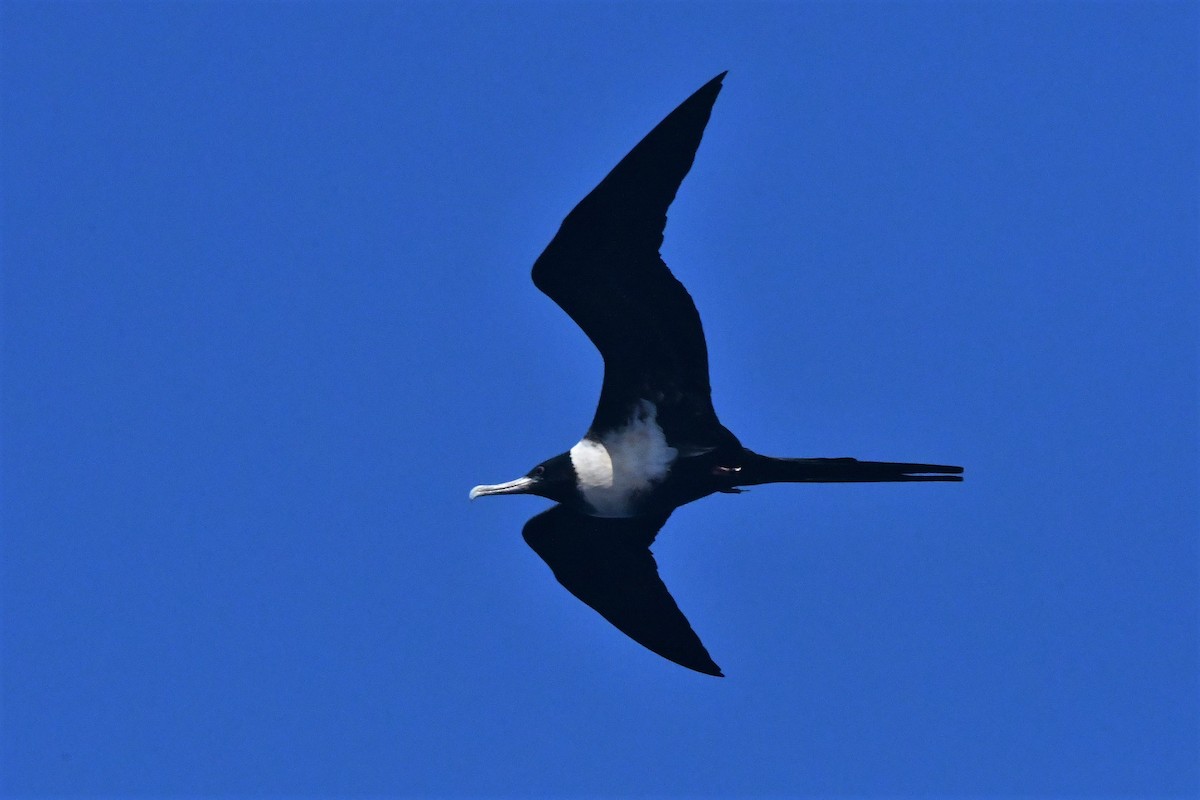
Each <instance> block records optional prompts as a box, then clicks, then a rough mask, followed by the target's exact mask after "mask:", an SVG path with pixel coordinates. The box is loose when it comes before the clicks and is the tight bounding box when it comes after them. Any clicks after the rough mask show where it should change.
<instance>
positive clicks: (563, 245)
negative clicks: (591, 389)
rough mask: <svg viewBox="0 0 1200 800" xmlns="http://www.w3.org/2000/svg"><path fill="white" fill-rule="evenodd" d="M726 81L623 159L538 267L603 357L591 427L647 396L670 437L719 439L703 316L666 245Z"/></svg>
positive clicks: (705, 90) (614, 420)
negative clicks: (670, 220) (672, 213)
mask: <svg viewBox="0 0 1200 800" xmlns="http://www.w3.org/2000/svg"><path fill="white" fill-rule="evenodd" d="M724 77H725V73H723V72H722V73H721V74H720V75H718V76H717V77H715V78H713V79H712V80H711V81H709V82H708V83H707V84H705V85H704V86H703V87H701V88H700V89H699V90H698V91H697V92H696V93H695V94H693V95H692V96H691V97H689V98H688V99H687V100H685V101H684V102H683V103H682V104H681V105H680V106H679V107H678V108H676V109H675V110H674V111H672V112H671V113H670V114H669V115H668V116H667V118H666V119H664V120H663V121H662V122H660V123H659V124H658V125H657V126H656V127H655V128H654V130H652V131H650V133H649V134H647V135H646V138H644V139H642V141H641V142H639V143H638V145H637V146H636V147H634V148H633V150H631V151H630V152H629V154H628V155H627V156H625V158H623V159H621V162H620V163H619V164H617V166H616V167H614V168H613V171H612V172H610V173H609V174H608V177H606V178H605V179H604V180H603V181H601V182H600V185H599V186H597V187H596V188H595V189H593V190H592V192H591V193H590V194H589V195H588V196H587V197H585V198H584V199H583V200H582V202H580V203H579V205H577V206H576V207H575V209H574V210H573V211H572V212H571V213H570V214H568V215H567V218H566V219H565V220H563V223H562V227H560V228H559V231H558V233H557V234H556V235H555V237H554V239H553V240H552V241H551V242H550V244H549V246H547V248H546V250H545V252H543V253H542V255H541V256H540V257H538V260H537V261H536V262H535V263H534V265H533V282H534V284H535V285H536V286H537V287H538V288H539V289H541V290H542V291H543V292H545V293H546V294H547V295H548V296H549V297H550V299H551V300H553V301H554V302H555V303H558V305H559V306H561V307H562V309H563V311H566V312H567V314H569V315H570V317H571V319H573V320H575V322H576V324H578V325H579V327H580V328H582V329H583V332H584V333H586V334H587V336H588V338H589V339H591V340H592V343H593V344H595V345H596V348H597V349H599V351H600V355H602V356H603V357H604V385H603V388H602V389H601V392H600V403H599V406H598V407H597V409H596V417H595V419H594V420H593V422H592V429H593V430H597V431H603V430H608V429H611V428H614V427H617V426H619V425H621V424H623V423H624V422H625V421H626V420H627V419H628V418H629V415H630V412H631V410H632V409H633V408H634V407H635V405H636V404H637V401H638V400H639V399H646V400H651V401H653V402H655V403H656V404H657V406H658V411H659V424H660V425H662V426H663V428H664V429H665V430H666V431H667V436H668V439H670V438H671V430H670V429H671V428H672V427H674V428H676V429H678V430H681V431H687V432H688V433H689V434H692V436H691V437H690V438H694V434H695V432H706V431H710V430H711V431H712V433H713V437H711V438H719V435H718V430H719V429H720V423H719V422H718V421H717V416H716V413H715V412H714V411H713V407H712V397H711V390H710V388H709V382H708V349H707V347H706V346H705V344H704V330H703V329H702V328H701V325H700V315H699V314H698V313H697V312H696V305H695V304H694V303H693V302H692V298H691V296H690V295H689V294H688V293H687V290H686V289H684V288H683V285H682V284H681V283H680V282H679V281H678V280H676V279H675V276H674V275H672V274H671V271H670V270H669V269H667V265H666V264H664V263H663V260H662V257H661V256H660V255H659V253H658V249H659V247H660V246H662V241H663V229H664V228H665V227H666V224H667V207H668V206H670V205H671V201H672V200H674V199H675V192H676V191H677V190H678V189H679V184H680V183H681V182H682V181H683V178H684V176H685V175H687V173H688V170H689V169H691V166H692V160H693V159H694V158H695V155H696V148H697V147H699V145H700V137H701V136H702V135H703V133H704V128H705V126H706V125H707V124H708V118H709V114H710V112H711V111H712V106H713V102H714V101H715V100H716V99H717V93H718V92H720V91H721V79H722V78H724ZM702 443H703V442H697V444H702Z"/></svg>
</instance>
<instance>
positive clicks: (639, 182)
mask: <svg viewBox="0 0 1200 800" xmlns="http://www.w3.org/2000/svg"><path fill="white" fill-rule="evenodd" d="M725 74H726V73H724V72H722V73H721V74H720V75H718V76H717V77H715V78H713V79H712V80H711V81H709V82H708V83H706V84H705V85H704V86H702V87H700V89H698V90H697V91H696V93H695V94H693V95H692V96H691V97H689V98H688V99H687V100H685V101H683V103H682V104H680V106H679V107H678V108H676V109H675V110H674V111H672V112H671V113H670V114H668V115H667V117H666V118H665V119H664V120H663V121H662V122H660V123H659V124H658V125H657V126H656V127H655V128H654V129H653V130H652V131H650V133H649V134H647V135H646V137H645V138H644V139H642V141H641V142H639V143H638V144H637V146H636V147H634V148H633V150H631V151H630V152H629V154H628V155H626V156H625V158H623V159H621V161H620V163H619V164H617V166H616V167H614V168H613V170H612V172H610V173H609V174H608V176H607V177H605V178H604V180H602V181H601V182H600V184H599V185H598V186H597V187H596V188H595V189H593V190H592V191H591V193H590V194H588V195H587V197H585V198H583V200H582V201H581V202H580V203H579V205H577V206H575V208H574V210H573V211H571V213H570V214H568V215H567V217H566V219H564V220H563V223H562V226H561V227H560V228H559V230H558V233H557V234H556V235H555V236H554V238H553V239H552V240H551V241H550V244H549V245H548V246H547V247H546V249H545V251H544V252H543V253H542V254H541V256H539V257H538V259H537V261H536V262H534V265H533V283H534V285H535V286H537V288H538V289H540V290H541V291H542V292H544V293H545V294H546V295H548V296H549V297H550V299H551V300H553V301H554V302H555V303H557V304H558V305H559V306H560V307H561V308H562V310H563V311H565V312H567V314H568V315H569V316H570V317H571V319H573V320H574V321H575V323H576V324H578V325H579V327H580V328H582V329H583V332H584V333H585V334H587V336H588V338H589V339H591V341H592V343H593V344H594V345H595V346H596V348H597V349H598V350H599V351H600V355H601V356H602V357H603V359H604V381H603V384H602V385H601V389H600V401H599V404H598V405H597V407H596V413H595V417H594V418H593V419H592V424H591V426H590V427H589V428H588V431H587V433H586V434H585V435H584V437H583V439H581V440H580V441H579V443H578V444H576V445H575V446H574V447H572V448H571V449H570V450H569V451H567V452H566V453H562V454H560V455H557V456H555V457H554V458H551V459H549V460H547V461H543V462H542V463H541V464H538V465H537V466H536V467H534V468H533V469H532V470H530V471H529V473H528V474H526V475H525V476H523V477H520V478H517V479H516V480H514V481H509V482H508V483H500V484H495V485H490V486H476V487H475V488H474V489H472V490H471V493H470V497H471V499H472V500H474V499H475V498H476V497H481V496H484V495H494V494H536V495H541V496H542V497H546V498H549V499H550V500H554V501H555V502H556V503H557V505H555V506H554V507H552V508H550V509H549V510H548V511H544V512H542V513H541V514H538V515H537V516H535V517H534V518H533V519H531V520H529V522H527V523H526V524H525V528H524V531H523V535H524V538H525V541H526V542H527V543H528V544H529V546H530V547H531V548H533V550H534V552H536V553H537V554H538V556H540V557H541V558H542V559H543V560H544V561H545V562H546V563H547V564H548V565H549V566H550V569H551V570H552V571H553V573H554V576H555V577H556V578H557V579H558V581H559V582H560V583H561V584H562V585H563V586H564V587H566V588H567V590H568V591H570V592H571V593H572V594H574V595H575V596H576V597H578V598H579V599H580V600H582V601H583V602H584V603H587V604H588V605H589V606H591V607H592V608H593V609H595V610H596V611H598V612H600V614H601V615H602V616H604V618H605V619H607V620H608V621H609V622H611V623H612V624H613V625H615V626H616V627H617V628H618V629H619V630H621V631H622V632H624V633H625V634H627V635H628V636H629V637H630V638H632V639H633V640H634V641H636V642H638V643H639V644H642V645H644V646H645V647H647V648H648V649H650V650H652V651H654V652H655V653H657V654H659V655H660V656H663V657H665V658H667V659H670V660H671V661H674V662H675V663H677V664H680V665H682V666H684V667H688V668H689V669H693V670H696V671H697V672H702V673H704V674H706V675H715V676H718V677H722V672H721V669H720V667H718V666H717V665H716V663H715V662H714V661H713V660H712V658H711V657H710V656H709V654H708V650H706V649H705V647H704V645H703V644H702V643H701V642H700V638H699V637H698V636H697V635H696V633H695V631H693V630H692V626H691V625H690V624H689V623H688V621H687V618H685V617H684V615H683V613H682V612H681V611H680V610H679V607H678V606H677V605H676V604H675V600H674V599H673V598H672V597H671V594H670V593H669V592H668V591H667V588H666V586H665V585H664V584H663V582H662V579H661V578H660V577H659V574H658V567H657V565H656V563H655V561H654V556H653V555H652V554H651V552H650V545H651V544H652V543H653V541H654V538H655V536H657V535H658V531H659V530H660V529H661V528H662V526H663V524H664V523H665V522H666V521H667V518H668V517H669V516H670V515H671V512H672V511H674V510H675V509H676V508H678V507H679V506H681V505H684V504H685V503H690V502H692V501H693V500H699V499H700V498H702V497H707V496H708V495H710V494H713V493H715V492H728V493H738V492H740V491H742V487H745V486H754V485H757V484H763V483H833V482H868V481H961V480H962V477H961V473H962V471H963V470H962V467H953V466H945V465H940V464H907V463H896V462H887V461H859V460H857V459H853V458H774V457H771V456H764V455H760V454H758V453H756V452H754V451H753V450H750V449H748V448H746V447H743V446H742V443H741V442H739V441H738V439H737V437H736V436H734V435H733V434H732V433H731V432H730V431H729V430H728V429H727V428H726V427H725V426H724V425H722V424H721V422H720V421H719V420H718V419H717V414H716V412H715V411H714V410H713V404H712V392H711V389H710V387H709V379H708V349H707V346H706V345H705V340H704V331H703V329H702V328H701V325H700V315H699V314H698V313H697V311H696V306H695V304H694V303H693V302H692V298H691V296H690V295H689V294H688V292H687V290H686V289H684V288H683V285H682V284H681V283H680V282H679V281H678V280H677V279H676V278H675V276H674V275H672V274H671V271H670V270H669V269H667V265H666V264H665V263H664V262H663V260H662V257H661V256H660V255H659V252H658V251H659V248H660V247H661V246H662V242H663V230H664V229H665V228H666V224H667V208H668V207H669V206H670V205H671V201H672V200H674V199H675V193H676V192H677V191H678V190H679V186H680V184H681V183H682V182H683V178H684V176H685V175H687V173H688V170H689V169H691V166H692V161H693V159H694V158H695V155H696V150H697V148H698V147H699V145H700V138H701V136H702V135H703V134H704V129H705V127H706V126H707V125H708V119H709V115H710V114H711V112H712V107H713V103H714V102H715V101H716V99H717V94H718V93H719V92H720V91H721V81H722V79H723V78H724V77H725Z"/></svg>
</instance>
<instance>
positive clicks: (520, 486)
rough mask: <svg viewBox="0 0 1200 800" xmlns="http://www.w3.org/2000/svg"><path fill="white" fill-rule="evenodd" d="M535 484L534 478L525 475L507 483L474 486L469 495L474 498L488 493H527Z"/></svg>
mask: <svg viewBox="0 0 1200 800" xmlns="http://www.w3.org/2000/svg"><path fill="white" fill-rule="evenodd" d="M535 484H537V480H536V479H534V478H531V477H529V476H528V475H525V476H522V477H520V478H517V479H516V480H515V481H509V482H508V483H496V484H493V485H491V486H487V485H484V486H476V487H475V488H474V489H472V490H471V494H470V495H469V497H470V498H471V499H472V500H474V499H475V498H476V497H484V496H486V495H489V494H529V493H531V492H532V491H533V487H534V485H535Z"/></svg>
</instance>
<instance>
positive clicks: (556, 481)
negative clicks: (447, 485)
mask: <svg viewBox="0 0 1200 800" xmlns="http://www.w3.org/2000/svg"><path fill="white" fill-rule="evenodd" d="M578 493H579V488H578V486H577V485H576V483H575V467H574V466H573V465H572V464H571V456H570V454H568V453H562V454H561V455H557V456H555V457H554V458H551V459H547V460H546V461H543V462H542V463H540V464H538V465H537V466H536V467H534V468H533V469H531V470H529V472H527V473H526V474H525V475H522V476H521V477H520V478H517V479H516V480H515V481H509V482H507V483H496V484H492V485H483V486H476V487H475V488H474V489H472V490H471V494H470V498H471V499H472V500H474V499H475V498H476V497H485V496H487V495H490V494H536V495H539V496H541V497H545V498H548V499H550V500H554V501H555V502H558V503H573V502H574V501H575V500H576V498H577V495H578Z"/></svg>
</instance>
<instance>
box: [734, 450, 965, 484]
mask: <svg viewBox="0 0 1200 800" xmlns="http://www.w3.org/2000/svg"><path fill="white" fill-rule="evenodd" d="M962 471H963V468H962V467H952V466H947V465H945V464H903V463H899V462H894V461H859V460H858V459H856V458H773V457H771V456H763V455H759V454H758V453H754V452H751V451H747V458H746V461H745V462H744V463H743V464H742V469H741V470H740V472H739V473H738V475H737V485H738V486H755V485H758V484H761V483H875V482H896V481H961V480H962Z"/></svg>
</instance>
